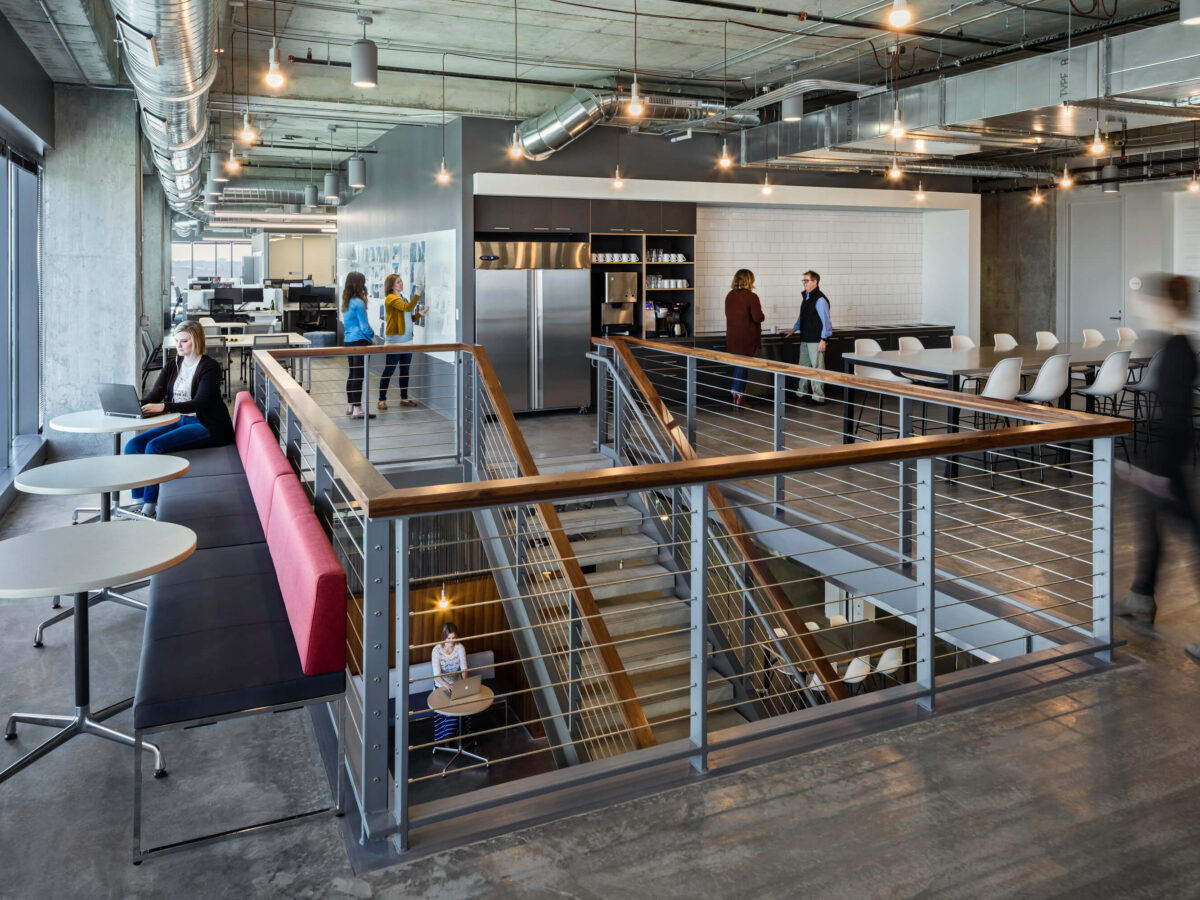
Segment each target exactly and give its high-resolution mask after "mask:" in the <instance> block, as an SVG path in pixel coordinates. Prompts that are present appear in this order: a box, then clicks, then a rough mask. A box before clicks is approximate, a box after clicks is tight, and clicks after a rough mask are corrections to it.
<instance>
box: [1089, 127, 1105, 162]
mask: <svg viewBox="0 0 1200 900" xmlns="http://www.w3.org/2000/svg"><path fill="white" fill-rule="evenodd" d="M1088 149H1090V150H1091V151H1092V154H1093V155H1095V156H1099V155H1100V154H1101V153H1103V152H1104V140H1103V139H1102V138H1101V137H1100V123H1099V122H1097V123H1096V130H1095V131H1093V132H1092V146H1091V147H1089V148H1088Z"/></svg>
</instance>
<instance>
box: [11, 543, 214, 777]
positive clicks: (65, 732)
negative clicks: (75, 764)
mask: <svg viewBox="0 0 1200 900" xmlns="http://www.w3.org/2000/svg"><path fill="white" fill-rule="evenodd" d="M195 549H196V534H195V532H193V531H192V530H191V529H190V528H184V527H183V526H182V525H172V524H166V523H157V522H156V523H150V522H121V523H117V522H105V523H101V524H98V525H90V526H88V527H86V528H74V527H71V526H69V525H68V526H64V527H62V528H51V529H49V530H48V531H35V532H32V533H30V534H24V535H21V536H20V537H15V538H10V539H9V540H6V541H0V598H15V599H25V598H31V597H46V596H49V595H51V594H74V595H75V713H74V714H73V715H65V716H64V715H45V714H41V713H13V714H12V715H10V716H9V717H8V723H7V725H6V726H5V728H4V739H5V740H9V741H11V740H13V739H15V738H16V736H17V723H18V722H25V723H27V724H31V725H43V726H47V727H50V728H58V729H59V731H58V733H57V734H55V735H54V736H53V737H51V738H50V739H49V740H47V741H46V742H45V743H43V744H41V745H39V746H38V747H36V748H35V749H33V750H31V751H30V752H29V753H27V754H25V755H24V756H22V757H21V758H20V759H19V760H17V761H16V762H15V763H13V764H12V765H10V766H9V767H8V768H6V769H5V770H4V771H3V772H0V782H3V781H5V780H7V779H8V778H11V777H12V776H13V775H15V774H16V773H17V772H20V771H21V770H22V769H24V768H26V767H27V766H30V765H32V764H33V763H34V762H36V761H37V760H39V759H41V758H42V757H43V756H45V755H46V754H47V753H49V752H50V751H51V750H53V749H55V748H56V747H60V746H62V745H63V744H65V743H66V742H67V741H68V740H70V739H71V738H73V737H75V736H76V735H79V734H94V735H97V736H98V737H102V738H104V739H106V740H110V741H115V742H117V743H119V744H125V745H126V746H128V747H132V746H133V745H134V740H133V738H132V737H130V736H129V735H127V734H122V733H121V732H119V731H114V730H113V729H111V728H108V727H106V726H104V725H102V724H100V723H101V722H103V721H104V720H105V719H107V718H110V717H111V716H114V715H116V714H117V713H119V712H121V711H123V710H126V709H128V708H129V707H130V705H131V704H132V702H133V701H132V700H122V701H121V702H120V703H116V704H114V705H113V706H110V707H107V708H106V709H104V710H100V711H98V712H97V713H96V714H95V715H93V714H92V712H91V696H90V694H91V679H90V672H89V653H88V592H89V591H93V590H99V589H103V588H106V587H108V586H109V585H114V584H125V583H126V582H130V581H135V580H137V579H140V578H147V577H149V576H151V575H153V574H154V573H156V572H161V571H163V570H164V569H169V568H171V566H174V565H177V564H178V563H180V562H182V561H183V560H185V559H187V558H188V557H189V556H191V555H192V553H193V551H195ZM147 746H150V745H147ZM151 749H152V752H153V753H154V770H155V771H154V774H155V775H156V776H160V777H161V776H162V775H165V774H166V769H165V768H164V767H163V761H162V754H161V753H160V752H159V750H158V748H157V747H152V748H151Z"/></svg>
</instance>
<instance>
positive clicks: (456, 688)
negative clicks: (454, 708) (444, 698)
mask: <svg viewBox="0 0 1200 900" xmlns="http://www.w3.org/2000/svg"><path fill="white" fill-rule="evenodd" d="M482 683H483V676H482V675H472V676H471V677H470V678H460V679H459V680H458V681H456V682H454V683H453V684H451V685H450V699H451V700H464V699H466V698H467V697H474V696H475V695H476V694H478V693H479V686H480V685H481V684H482Z"/></svg>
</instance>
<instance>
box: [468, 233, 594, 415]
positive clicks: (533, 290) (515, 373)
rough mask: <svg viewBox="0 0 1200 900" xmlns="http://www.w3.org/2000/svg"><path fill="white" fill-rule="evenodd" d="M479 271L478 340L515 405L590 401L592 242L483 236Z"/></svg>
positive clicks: (477, 263) (515, 408) (520, 407)
mask: <svg viewBox="0 0 1200 900" xmlns="http://www.w3.org/2000/svg"><path fill="white" fill-rule="evenodd" d="M475 269H476V271H475V341H476V343H479V344H482V345H483V346H484V348H485V349H486V350H487V353H488V357H489V358H490V359H491V361H492V366H493V367H494V368H495V370H496V376H497V377H498V378H499V379H500V386H501V387H502V388H503V389H504V394H505V397H506V398H507V399H508V403H509V405H510V406H511V407H512V409H513V411H514V412H524V411H527V410H537V409H561V408H575V409H582V408H583V407H586V406H588V405H590V403H591V365H590V363H589V362H588V360H587V358H586V356H585V354H586V353H587V352H588V350H589V349H591V334H592V318H591V302H590V291H591V284H590V256H589V251H588V245H587V244H585V243H567V242H544V243H541V242H533V241H511V242H491V241H489V242H479V243H476V245H475Z"/></svg>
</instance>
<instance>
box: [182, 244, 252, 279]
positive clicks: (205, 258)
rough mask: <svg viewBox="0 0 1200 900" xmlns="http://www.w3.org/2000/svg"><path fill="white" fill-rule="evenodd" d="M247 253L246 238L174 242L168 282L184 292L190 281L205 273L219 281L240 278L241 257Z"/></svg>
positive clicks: (248, 251) (248, 254) (248, 248)
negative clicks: (241, 239) (244, 239)
mask: <svg viewBox="0 0 1200 900" xmlns="http://www.w3.org/2000/svg"><path fill="white" fill-rule="evenodd" d="M250 255H251V253H250V243H249V241H174V242H172V244H171V284H172V285H174V286H175V287H177V288H179V290H180V292H184V291H186V290H187V289H188V282H189V281H191V280H192V279H193V278H198V277H200V276H205V275H210V276H211V275H215V276H216V277H217V278H220V279H221V280H222V281H234V282H238V281H241V280H242V260H243V259H245V258H246V257H247V256H250Z"/></svg>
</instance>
